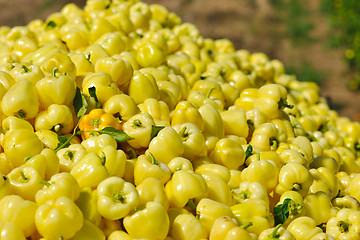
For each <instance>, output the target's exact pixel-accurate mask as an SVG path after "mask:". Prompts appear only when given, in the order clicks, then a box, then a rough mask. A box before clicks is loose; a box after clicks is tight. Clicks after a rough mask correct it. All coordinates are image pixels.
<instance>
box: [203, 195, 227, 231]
mask: <svg viewBox="0 0 360 240" xmlns="http://www.w3.org/2000/svg"><path fill="white" fill-rule="evenodd" d="M196 214H197V216H198V217H197V218H198V219H199V222H200V223H201V225H203V226H204V227H205V229H206V230H207V231H208V232H210V231H211V229H212V228H213V224H214V222H215V221H216V219H218V218H219V217H222V216H227V217H231V218H233V217H234V214H233V212H232V211H231V209H230V207H229V206H227V205H225V204H223V203H220V202H217V201H214V200H211V199H209V198H202V199H201V200H200V201H199V203H198V204H197V206H196Z"/></svg>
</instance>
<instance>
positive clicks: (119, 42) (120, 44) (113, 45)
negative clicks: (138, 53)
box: [96, 16, 127, 56]
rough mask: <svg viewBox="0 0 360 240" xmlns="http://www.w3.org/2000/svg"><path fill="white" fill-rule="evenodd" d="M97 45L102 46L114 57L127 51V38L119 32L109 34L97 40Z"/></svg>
mask: <svg viewBox="0 0 360 240" xmlns="http://www.w3.org/2000/svg"><path fill="white" fill-rule="evenodd" d="M114 17H115V16H114ZM96 43H98V44H100V45H101V46H102V47H103V48H104V49H105V50H106V52H108V53H109V54H110V56H113V55H115V54H119V53H121V52H123V51H124V50H126V47H127V46H126V45H127V38H126V37H125V36H123V35H122V34H120V33H119V32H108V33H105V34H104V35H102V36H101V37H100V38H99V39H98V40H96Z"/></svg>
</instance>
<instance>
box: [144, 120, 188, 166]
mask: <svg viewBox="0 0 360 240" xmlns="http://www.w3.org/2000/svg"><path fill="white" fill-rule="evenodd" d="M184 150H185V146H184V144H183V141H182V140H181V137H180V136H179V134H178V133H177V132H176V131H175V130H174V129H173V128H172V127H165V128H163V129H161V130H160V131H159V132H158V134H157V136H156V137H154V138H153V139H152V140H151V141H150V143H149V148H148V151H149V152H150V153H151V154H153V155H154V157H155V159H156V160H157V161H160V162H162V163H164V164H168V163H169V162H170V161H171V160H172V159H173V158H175V157H180V156H182V154H183V153H184Z"/></svg>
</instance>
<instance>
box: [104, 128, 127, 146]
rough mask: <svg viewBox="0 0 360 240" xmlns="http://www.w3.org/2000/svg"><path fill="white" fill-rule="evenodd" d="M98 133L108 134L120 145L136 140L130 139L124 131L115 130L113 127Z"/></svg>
mask: <svg viewBox="0 0 360 240" xmlns="http://www.w3.org/2000/svg"><path fill="white" fill-rule="evenodd" d="M97 132H98V133H99V134H108V135H110V136H111V137H113V138H114V139H115V140H116V141H117V142H119V143H123V142H126V141H129V140H132V139H134V138H132V137H130V136H129V135H127V134H126V133H124V132H123V131H121V130H119V129H116V128H113V127H106V128H103V129H101V130H99V131H97Z"/></svg>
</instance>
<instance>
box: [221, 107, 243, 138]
mask: <svg viewBox="0 0 360 240" xmlns="http://www.w3.org/2000/svg"><path fill="white" fill-rule="evenodd" d="M220 115H221V118H222V120H223V123H224V129H225V134H226V135H236V136H239V137H244V138H246V137H247V136H248V134H249V127H248V124H247V119H246V116H245V112H244V111H243V110H240V109H239V110H235V109H234V110H230V109H229V110H228V111H223V112H221V113H220Z"/></svg>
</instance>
